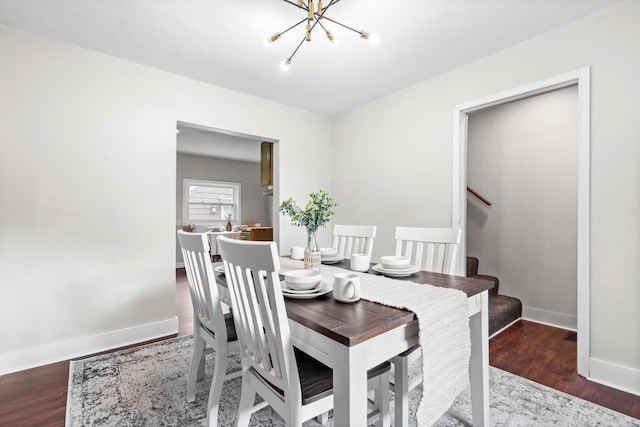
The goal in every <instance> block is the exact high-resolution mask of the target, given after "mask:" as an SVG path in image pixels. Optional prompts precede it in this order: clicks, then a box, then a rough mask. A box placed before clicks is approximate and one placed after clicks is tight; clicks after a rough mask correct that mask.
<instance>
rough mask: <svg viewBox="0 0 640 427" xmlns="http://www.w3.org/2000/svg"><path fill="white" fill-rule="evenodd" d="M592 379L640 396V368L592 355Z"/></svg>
mask: <svg viewBox="0 0 640 427" xmlns="http://www.w3.org/2000/svg"><path fill="white" fill-rule="evenodd" d="M590 366H591V377H590V378H589V380H590V381H593V382H596V383H599V384H604V385H606V386H609V387H613V388H617V389H618V390H622V391H626V392H627V393H631V394H635V395H636V396H640V369H634V368H630V367H628V366H622V365H616V364H615V363H611V362H605V361H604V360H600V359H596V358H595V357H592V358H591V360H590Z"/></svg>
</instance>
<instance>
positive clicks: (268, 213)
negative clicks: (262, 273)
mask: <svg viewBox="0 0 640 427" xmlns="http://www.w3.org/2000/svg"><path fill="white" fill-rule="evenodd" d="M263 142H269V143H272V144H270V145H271V148H272V150H270V157H271V158H270V160H271V162H270V164H269V166H270V169H271V172H272V173H271V176H270V178H271V180H270V182H268V183H265V182H264V180H263V177H262V173H263V167H262V164H261V161H262V155H263V153H262V149H261V148H262V145H263ZM276 142H277V141H276V140H274V139H273V138H269V137H264V136H257V135H249V134H243V133H239V132H234V131H229V130H224V129H218V128H212V127H209V126H204V125H199V124H193V123H187V122H181V121H178V122H177V125H176V217H175V218H176V228H177V229H180V228H183V227H187V226H188V227H189V228H192V227H194V229H195V231H197V232H206V231H207V230H214V231H218V230H223V231H224V229H225V228H226V225H227V223H230V224H231V228H232V229H234V231H236V230H238V231H246V232H247V233H246V234H248V230H249V229H248V228H244V227H261V229H260V230H262V229H263V228H264V229H265V230H266V229H267V228H268V229H269V234H270V236H271V235H273V239H274V240H276V241H277V240H278V234H277V230H278V229H279V227H278V220H279V216H278V215H275V212H274V203H273V200H274V197H277V193H278V183H279V173H278V167H279V161H278V155H279V150H278V144H275V143H276ZM189 183H190V184H192V185H190V187H189V188H206V189H205V190H197V191H201V193H203V195H202V197H201V196H199V195H196V196H195V200H191V196H189V197H188V198H187V197H186V196H187V195H188V194H191V193H190V192H187V191H186V190H185V185H186V184H189ZM265 184H266V185H265ZM227 187H228V188H227ZM276 200H277V199H276ZM228 211H231V212H232V215H230V216H229V217H227V215H225V213H226V212H228ZM181 265H182V255H181V253H180V248H179V246H178V243H177V241H176V266H177V267H180V266H181Z"/></svg>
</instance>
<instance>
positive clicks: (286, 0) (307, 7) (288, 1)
mask: <svg viewBox="0 0 640 427" xmlns="http://www.w3.org/2000/svg"><path fill="white" fill-rule="evenodd" d="M282 1H284V2H285V3H289V4H290V5H293V6H295V7H297V8H298V9H303V10H306V11H307V12H308V11H309V6H308V5H306V4H305V5H304V6H300V5H299V4H298V3H294V2H292V1H291V0H282Z"/></svg>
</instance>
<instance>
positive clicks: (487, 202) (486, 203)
mask: <svg viewBox="0 0 640 427" xmlns="http://www.w3.org/2000/svg"><path fill="white" fill-rule="evenodd" d="M467 191H468V192H469V193H471V194H473V195H474V196H476V197H477V198H478V199H480V200H481V201H482V203H484V204H485V205H487V206H491V202H490V201H489V200H487V199H486V198H485V197H484V196H482V195H481V194H480V193H478V192H477V191H476V190H474V189H473V188H471V187H469V186H468V185H467Z"/></svg>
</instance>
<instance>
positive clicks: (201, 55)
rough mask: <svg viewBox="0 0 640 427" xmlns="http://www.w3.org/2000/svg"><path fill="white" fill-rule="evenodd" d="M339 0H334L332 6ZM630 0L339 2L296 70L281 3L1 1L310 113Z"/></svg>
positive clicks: (34, 19)
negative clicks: (372, 39) (372, 35)
mask: <svg viewBox="0 0 640 427" xmlns="http://www.w3.org/2000/svg"><path fill="white" fill-rule="evenodd" d="M329 1H330V0H325V1H324V4H325V6H326V5H327V4H328V3H329ZM618 1H620V0H400V1H381V0H380V1H365V0H341V1H339V3H337V4H335V5H333V6H332V7H331V8H330V11H329V12H327V16H328V17H330V18H333V19H336V20H338V21H341V22H343V23H344V24H347V25H349V26H351V27H353V28H355V29H357V30H361V29H364V30H366V31H369V32H377V33H378V34H380V36H381V41H380V43H379V45H378V46H375V47H374V46H370V45H369V43H367V42H366V41H365V40H363V39H362V38H360V37H358V35H357V34H355V33H353V32H350V31H349V30H345V29H343V28H341V27H339V26H337V25H335V24H331V23H329V22H326V20H325V24H326V26H327V28H328V29H330V30H331V31H332V32H333V33H334V34H335V36H336V37H337V38H338V39H339V40H340V44H339V45H338V46H337V47H333V46H332V45H331V43H329V41H328V40H327V38H326V37H325V36H324V34H323V32H322V31H321V28H319V27H318V28H316V29H315V30H314V32H313V33H312V41H311V42H310V43H306V42H305V43H303V45H302V47H301V48H300V50H299V51H298V53H296V55H295V57H294V58H293V62H292V66H291V68H290V70H289V71H288V72H283V71H281V70H280V68H279V63H280V62H281V61H282V60H283V59H285V58H287V57H288V56H289V55H291V52H292V51H293V50H294V49H295V47H296V46H297V44H298V43H299V42H300V40H301V39H302V37H303V35H304V34H303V33H304V29H303V28H301V27H297V28H295V29H293V30H291V31H290V32H288V33H286V34H284V35H283V36H282V38H281V39H280V40H278V41H277V42H276V43H274V44H273V45H272V46H271V47H270V48H266V47H264V45H263V39H264V38H265V37H267V36H269V35H271V34H273V33H275V32H276V31H280V32H282V31H283V30H285V29H286V28H288V27H289V26H291V25H293V24H294V23H296V22H298V21H300V20H301V19H303V18H304V13H303V11H301V10H300V9H298V8H297V7H295V6H292V5H290V4H287V3H285V2H284V1H282V0H242V1H240V0H109V1H105V0H56V1H51V0H0V24H3V25H7V26H10V27H14V28H19V29H23V30H26V31H28V32H32V33H36V34H40V35H43V36H46V37H50V38H54V39H58V40H62V41H64V42H67V43H71V44H75V45H78V46H81V47H85V48H88V49H92V50H95V51H98V52H102V53H105V54H107V55H112V56H115V57H119V58H123V59H126V60H129V61H133V62H137V63H140V64H145V65H148V66H151V67H155V68H158V69H161V70H165V71H168V72H171V73H175V74H180V75H183V76H187V77H191V78H194V79H196V80H200V81H203V82H208V83H211V84H214V85H218V86H222V87H226V88H230V89H234V90H238V91H241V92H245V93H249V94H253V95H255V96H259V97H262V98H267V99H270V100H273V101H276V102H280V103H284V104H288V105H291V106H295V107H298V108H301V109H305V110H309V111H313V112H318V113H325V114H332V115H333V114H339V113H341V112H344V111H346V110H348V109H350V108H352V107H354V106H357V105H360V104H363V103H366V102H368V101H371V100H373V99H376V98H379V97H381V96H384V95H387V94H390V93H393V92H395V91H397V90H400V89H402V88H405V87H408V86H410V85H413V84H415V83H418V82H420V81H423V80H426V79H428V78H431V77H433V76H435V75H437V74H440V73H443V72H445V71H448V70H451V69H454V68H456V67H459V66H461V65H463V64H465V63H468V62H471V61H474V60H476V59H479V58H482V57H485V56H488V55H491V54H493V53H495V52H497V51H499V50H501V49H505V48H507V47H509V46H513V45H515V44H517V43H520V42H522V41H524V40H527V39H529V38H532V37H535V36H537V35H539V34H542V33H544V32H546V31H549V30H552V29H554V28H557V27H559V26H562V25H565V24H567V23H569V22H571V21H574V20H576V19H578V18H580V17H583V16H586V15H588V14H591V13H593V12H595V11H597V10H599V9H602V8H605V7H607V6H609V5H611V4H613V3H616V2H618Z"/></svg>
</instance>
